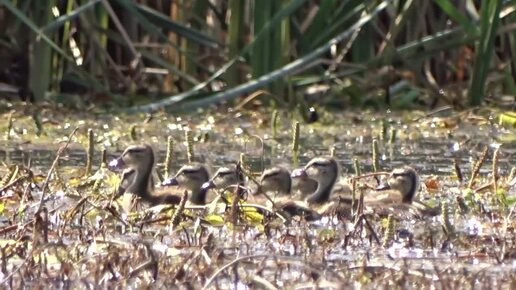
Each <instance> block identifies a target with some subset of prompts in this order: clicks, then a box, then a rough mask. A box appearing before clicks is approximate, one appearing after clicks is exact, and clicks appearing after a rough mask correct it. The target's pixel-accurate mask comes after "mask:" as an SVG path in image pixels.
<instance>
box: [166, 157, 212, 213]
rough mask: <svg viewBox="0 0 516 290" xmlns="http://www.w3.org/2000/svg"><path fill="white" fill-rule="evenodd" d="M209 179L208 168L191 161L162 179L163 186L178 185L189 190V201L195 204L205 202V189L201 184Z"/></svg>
mask: <svg viewBox="0 0 516 290" xmlns="http://www.w3.org/2000/svg"><path fill="white" fill-rule="evenodd" d="M209 179H210V175H209V173H208V170H207V169H206V167H204V165H202V164H199V163H192V164H187V165H183V167H181V168H180V169H179V170H178V171H177V173H176V175H175V176H174V177H172V178H169V179H167V180H165V181H163V183H162V185H164V186H179V187H180V188H183V189H186V190H188V192H189V199H188V200H189V201H190V203H192V204H195V205H204V204H206V191H204V190H202V185H203V184H204V183H205V182H207V181H208V180H209Z"/></svg>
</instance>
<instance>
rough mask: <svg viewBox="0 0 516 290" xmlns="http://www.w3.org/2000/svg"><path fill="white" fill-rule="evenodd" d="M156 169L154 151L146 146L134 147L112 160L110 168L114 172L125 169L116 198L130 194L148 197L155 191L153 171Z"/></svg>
mask: <svg viewBox="0 0 516 290" xmlns="http://www.w3.org/2000/svg"><path fill="white" fill-rule="evenodd" d="M153 167H154V151H153V150H152V147H151V146H149V145H146V144H143V145H132V146H129V147H127V149H125V150H124V152H123V153H122V155H120V157H118V158H117V159H114V160H112V161H111V162H110V163H109V165H108V168H109V169H110V170H113V171H118V170H119V169H123V172H122V177H121V182H120V185H119V187H118V190H117V194H116V196H117V197H118V196H121V195H122V194H124V193H126V192H129V193H133V194H136V195H138V196H140V197H146V196H148V195H149V192H151V191H152V190H153V189H154V182H153V178H152V170H153Z"/></svg>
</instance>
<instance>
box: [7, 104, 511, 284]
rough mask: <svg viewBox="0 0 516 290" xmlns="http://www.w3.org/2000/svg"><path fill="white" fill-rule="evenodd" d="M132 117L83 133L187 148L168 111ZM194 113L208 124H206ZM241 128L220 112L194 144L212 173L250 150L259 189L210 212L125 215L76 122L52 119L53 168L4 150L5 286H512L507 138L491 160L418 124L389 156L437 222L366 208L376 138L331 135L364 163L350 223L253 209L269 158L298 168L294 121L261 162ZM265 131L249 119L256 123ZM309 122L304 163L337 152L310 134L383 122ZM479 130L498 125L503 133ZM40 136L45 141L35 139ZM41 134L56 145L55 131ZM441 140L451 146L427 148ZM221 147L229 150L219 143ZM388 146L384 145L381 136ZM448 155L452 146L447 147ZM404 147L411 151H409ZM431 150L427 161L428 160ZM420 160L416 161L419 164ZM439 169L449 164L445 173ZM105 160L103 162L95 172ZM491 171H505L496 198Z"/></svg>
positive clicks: (179, 160) (346, 157)
mask: <svg viewBox="0 0 516 290" xmlns="http://www.w3.org/2000/svg"><path fill="white" fill-rule="evenodd" d="M248 116H254V115H252V114H249V115H248ZM263 116H270V115H269V114H263ZM29 118H30V116H29ZM131 118H133V117H128V119H121V120H119V121H113V124H110V126H109V127H110V129H109V130H105V129H102V125H101V124H95V123H94V122H90V121H89V120H86V121H85V126H87V127H86V128H92V130H94V131H95V133H96V134H95V136H96V137H95V138H96V140H97V142H99V144H103V145H104V146H106V149H107V152H108V155H109V156H115V155H117V154H115V151H119V150H120V149H122V148H124V147H125V145H127V144H131V143H132V142H131V140H130V137H129V136H128V135H127V132H126V131H124V128H127V126H128V124H133V123H134V124H140V125H139V126H142V130H141V131H140V132H141V136H140V137H141V140H148V141H149V142H148V143H151V144H152V145H153V147H154V148H160V145H164V144H157V143H156V142H157V141H154V140H164V136H162V135H158V134H159V133H161V134H166V136H171V137H172V138H174V139H176V140H180V139H181V138H182V137H183V136H182V135H181V134H182V132H181V131H180V130H175V129H176V128H179V127H180V126H175V127H173V128H174V130H167V131H166V132H163V131H164V130H165V129H164V127H163V126H162V123H161V122H163V120H168V119H167V116H160V115H156V116H155V117H154V118H153V120H151V121H149V122H148V123H144V122H142V121H141V120H140V119H138V118H134V119H131ZM249 118H251V117H249ZM267 118H268V117H267ZM192 119H193V120H201V121H200V122H202V119H201V118H199V117H192ZM346 119H349V118H343V122H345V120H346ZM477 119H478V118H477ZM117 122H119V123H117ZM63 123H64V122H63ZM233 123H234V122H233V121H232V120H228V121H227V123H224V121H223V120H222V118H221V121H220V122H218V123H217V125H218V126H219V127H216V128H214V129H213V130H212V131H210V136H211V138H210V139H209V140H208V141H207V142H206V143H197V144H196V154H197V155H196V161H199V160H202V161H203V162H204V163H205V164H208V165H211V164H215V167H216V166H220V165H225V166H227V165H228V163H231V162H233V160H237V159H238V158H239V157H240V155H241V153H242V152H246V155H245V158H242V159H245V162H246V164H245V168H243V165H244V164H239V167H242V171H244V173H245V175H246V176H247V178H246V179H249V180H250V181H249V182H247V184H246V185H244V186H242V187H241V186H238V187H235V188H232V189H228V190H229V192H230V194H227V195H224V193H221V194H222V195H224V196H228V198H227V199H228V201H227V202H224V201H222V202H219V203H216V204H213V205H210V206H211V208H212V209H213V210H211V211H210V212H207V211H206V210H205V209H203V208H198V207H197V208H196V207H191V206H189V205H188V204H187V202H186V197H183V200H184V201H183V202H182V203H184V205H182V204H180V205H178V206H169V205H167V206H163V205H157V206H154V207H148V206H142V207H140V208H135V209H133V210H132V211H131V212H128V213H127V212H124V211H123V210H122V209H121V207H120V199H115V198H114V196H113V189H114V188H116V187H117V182H118V180H119V175H118V174H117V173H114V172H111V171H107V170H105V171H104V169H105V165H102V164H95V162H98V161H96V160H101V158H97V157H95V158H93V161H94V162H93V164H92V175H91V176H90V177H86V176H83V169H84V165H85V160H86V158H84V156H85V154H84V153H85V152H86V151H87V146H85V145H86V142H82V141H81V142H80V143H82V144H85V145H84V146H82V145H80V144H79V142H78V140H82V139H81V138H84V136H81V135H75V130H72V127H67V128H66V129H64V128H63V127H59V125H52V124H50V123H49V124H48V125H45V130H46V131H45V132H46V134H48V135H49V136H50V137H52V138H53V139H54V140H60V141H61V140H62V141H66V142H59V146H60V148H57V149H56V148H55V147H54V148H52V147H49V148H52V149H51V150H47V151H50V153H49V154H47V157H46V158H48V159H49V160H47V163H41V160H39V159H38V158H37V157H38V152H37V151H33V152H32V162H31V164H32V165H30V166H29V164H24V163H22V162H21V159H20V160H19V161H17V160H15V159H13V158H12V157H11V156H12V155H8V152H7V151H6V152H7V153H6V154H5V155H6V156H9V158H10V159H9V160H8V159H5V160H4V163H3V164H2V165H1V166H0V172H1V174H2V179H1V184H0V185H1V186H0V193H1V197H0V204H1V206H0V210H1V214H2V216H3V217H4V218H5V220H6V221H3V222H2V224H0V234H1V235H2V239H1V240H0V245H1V247H0V254H1V259H0V269H2V271H1V274H0V283H2V286H5V287H11V288H19V287H24V286H27V285H30V287H60V286H62V285H67V286H69V287H71V288H73V287H81V286H83V285H87V286H88V287H91V288H95V287H145V286H147V287H168V288H174V287H184V288H188V287H190V288H203V287H204V288H205V289H216V288H220V289H225V288H237V287H250V288H251V287H255V288H262V287H264V288H269V289H279V288H296V287H311V288H317V287H319V288H325V287H326V288H334V289H341V288H346V287H358V286H360V287H371V288H373V287H393V286H397V287H400V288H401V287H405V288H414V287H424V288H430V287H436V286H437V287H439V286H440V287H443V288H450V289H451V288H460V287H463V285H473V284H472V283H473V282H471V281H472V280H473V281H474V285H475V287H486V288H487V287H490V288H510V287H511V285H512V284H511V283H514V282H513V281H514V273H513V272H514V271H513V268H512V260H513V258H514V256H515V255H516V250H515V249H514V247H513V241H514V240H515V239H516V236H515V235H516V233H515V231H514V224H515V220H516V217H515V210H516V209H515V203H516V199H515V198H514V193H513V191H514V190H515V189H514V186H511V185H510V182H511V180H512V179H513V178H514V176H511V175H510V168H511V166H512V164H511V160H512V159H511V158H512V157H513V156H512V155H511V154H512V153H511V152H512V151H511V150H512V149H510V148H512V147H511V146H512V145H511V144H509V143H507V144H504V145H503V146H502V147H500V148H499V149H497V150H495V152H497V153H495V152H493V155H491V154H487V153H486V154H484V151H483V149H482V147H483V145H486V144H484V143H481V145H480V146H479V145H478V144H471V145H468V144H464V145H461V146H470V147H466V148H465V149H463V151H460V152H449V151H450V146H449V144H454V143H455V141H457V140H455V139H454V138H451V139H445V138H450V137H443V136H449V135H450V134H449V130H450V129H449V128H442V129H440V128H439V127H435V126H432V125H431V124H430V125H428V127H424V125H421V124H416V125H410V124H409V125H407V126H406V129H404V130H403V132H401V131H400V134H399V135H398V138H399V139H398V140H397V144H398V143H399V144H400V146H399V147H400V148H399V150H398V149H397V150H396V151H395V152H394V153H393V154H392V157H391V158H392V160H391V159H385V160H382V164H381V166H382V168H386V169H387V168H389V169H390V168H396V167H398V166H399V165H400V164H410V163H412V165H413V166H415V167H416V168H417V169H418V171H419V174H420V176H421V183H422V184H423V185H424V186H423V187H422V189H421V190H420V191H419V193H418V194H419V197H420V198H421V199H422V200H424V201H425V202H429V203H432V204H433V205H435V206H436V207H438V208H442V211H441V214H440V215H438V216H436V217H431V216H424V215H421V214H416V215H413V214H411V213H410V212H411V209H412V208H410V207H409V209H407V210H397V211H394V212H392V213H390V214H387V215H384V214H381V213H376V212H371V211H369V209H368V208H367V207H365V206H364V198H366V197H367V196H368V194H371V192H372V191H374V188H375V187H376V186H377V185H378V181H377V180H376V175H378V174H379V173H380V172H379V173H378V174H376V175H373V174H371V173H369V172H372V171H373V169H372V166H371V165H365V161H364V163H363V164H362V168H360V164H359V160H369V158H371V156H372V148H373V146H371V144H367V143H365V144H364V143H360V140H363V139H365V140H371V139H370V138H372V137H373V136H365V138H364V136H361V135H353V136H352V137H351V138H347V136H345V134H340V135H339V134H333V135H331V136H332V137H331V138H330V140H323V141H328V143H326V144H338V147H337V148H339V149H337V150H336V153H337V154H336V156H338V158H339V162H340V163H341V165H342V172H343V174H345V175H347V174H349V173H348V172H353V167H355V168H356V171H355V172H354V173H355V174H356V177H355V178H353V179H352V190H353V192H354V196H355V197H356V198H353V206H352V207H351V208H352V209H353V210H352V212H351V213H350V216H348V217H344V216H336V215H335V214H334V213H329V214H328V215H325V216H324V217H323V218H322V219H321V220H320V221H317V222H307V221H305V220H303V219H302V218H300V217H294V218H285V217H283V219H282V218H279V217H278V215H281V213H277V212H269V211H267V210H260V209H259V208H250V207H249V206H248V205H249V204H253V203H259V200H258V201H257V200H256V199H255V198H256V197H255V196H253V195H252V194H251V193H252V190H253V188H254V186H255V182H256V181H254V182H253V180H255V178H256V176H257V175H259V173H260V172H253V168H260V169H261V168H262V167H263V166H256V164H254V163H253V162H257V161H256V160H260V161H259V162H261V158H263V159H264V160H265V163H266V164H267V166H268V165H269V164H270V165H276V164H283V165H285V164H286V165H285V166H289V165H290V166H291V164H289V163H288V162H289V160H290V157H291V150H290V149H291V148H290V147H289V146H290V145H291V143H290V141H291V137H292V135H291V131H290V130H289V127H290V126H289V125H287V124H284V126H281V125H279V126H280V127H279V128H278V138H277V139H276V140H267V139H264V140H263V142H264V143H265V144H264V147H265V150H263V151H261V152H263V153H260V154H263V155H264V156H256V155H255V154H253V152H252V151H245V148H244V145H242V144H244V143H245V142H243V140H242V138H246V137H242V136H240V135H236V134H235V135H232V134H230V133H228V132H232V129H233V128H234V126H233V127H231V125H234V124H233ZM257 123H258V122H256V121H255V120H252V121H251V124H257ZM16 124H17V127H18V126H20V128H24V127H22V126H33V124H30V125H25V123H24V119H23V117H22V116H20V117H19V118H18V117H17V122H16ZM72 124H73V123H72ZM188 124H192V126H193V125H194V124H195V122H194V121H190V120H188ZM468 125H469V124H468ZM224 126H226V127H224ZM303 126H306V128H307V129H306V130H304V133H303V134H304V135H303V138H301V139H300V140H299V141H300V142H301V143H302V144H301V145H302V146H303V147H302V148H303V150H302V151H303V153H302V154H300V155H299V163H300V164H301V165H304V163H305V162H306V160H307V159H309V158H311V157H312V156H317V155H326V154H327V150H328V146H327V145H323V146H319V147H316V146H318V145H319V144H320V143H311V142H312V140H319V141H321V140H322V139H323V138H324V137H323V136H325V134H326V132H329V131H327V130H336V131H338V132H344V130H347V132H351V133H353V132H360V134H364V132H375V130H374V129H378V128H377V126H379V124H377V123H374V122H371V123H366V124H361V125H360V126H356V125H352V124H346V125H345V126H344V125H342V127H336V128H330V126H324V127H323V126H320V125H319V124H307V125H303ZM336 126H338V125H336ZM479 126H485V128H489V126H493V125H491V124H488V123H486V124H481V125H479ZM494 126H498V125H494ZM27 128H29V127H27ZM249 128H250V129H249V131H251V130H253V133H254V134H257V135H264V134H268V131H269V130H270V129H269V128H268V127H267V128H264V129H263V128H262V129H263V131H260V128H258V127H252V126H249ZM304 128H305V127H304ZM343 128H345V129H343ZM226 129H227V130H226ZM311 129H314V130H311ZM502 129H503V128H499V130H500V131H502ZM425 130H429V131H431V132H432V135H430V137H426V138H425V139H424V142H426V143H421V144H425V145H426V146H422V145H421V144H420V143H418V142H420V141H421V140H418V139H411V138H413V137H412V136H414V135H411V134H409V133H410V132H420V131H425ZM454 130H456V132H457V136H464V133H467V134H468V137H470V138H471V139H473V140H477V139H478V140H480V141H484V140H485V136H484V139H482V138H477V137H476V135H474V134H476V133H478V132H477V131H475V132H469V131H461V128H459V127H457V128H455V129H454ZM305 131H306V132H305ZM478 131H481V130H478ZM34 132H35V131H34ZM220 132H223V133H220ZM308 132H315V133H308ZM376 132H377V131H376ZM484 132H485V131H484ZM315 134H320V135H315ZM371 134H373V133H371ZM440 134H442V135H440ZM114 135H116V136H114ZM156 136H159V137H158V138H155V137H156ZM22 138H29V137H28V136H25V137H24V135H18V134H16V135H15V134H13V136H12V140H11V141H12V142H14V141H18V142H19V143H20V144H21V143H23V142H21V141H24V140H23V139H22ZM30 138H32V139H31V140H34V142H38V139H37V138H34V136H32V135H31V136H30ZM41 138H43V140H44V141H45V142H46V140H47V139H45V138H47V137H46V136H42V137H41ZM432 138H434V139H432ZM459 138H462V137H459ZM113 140H116V141H117V142H118V143H115V142H112V141H113ZM305 140H306V143H303V142H305ZM433 140H438V141H442V140H445V142H443V143H433V144H431V146H428V143H429V142H432V141H433ZM485 141H486V142H490V141H492V140H485ZM110 142H112V144H118V147H119V148H118V149H117V148H116V147H115V146H114V145H113V146H109V144H110ZM223 142H225V143H223ZM330 142H331V143H330ZM221 143H223V145H224V146H223V147H222V148H221V147H217V146H220V144H221ZM278 143H281V144H279V145H278ZM378 145H379V146H384V145H386V144H384V142H379V143H378ZM438 145H439V146H441V145H442V147H439V146H438ZM13 146H14V145H13ZM273 146H277V148H279V149H277V150H276V151H275V153H274V154H275V155H272V154H271V152H272V150H271V147H273ZM418 146H420V147H418ZM76 147H82V148H83V149H82V151H81V152H82V153H83V155H82V156H83V159H80V161H76V163H68V160H69V159H70V158H71V157H73V156H74V155H73V152H74V150H76V149H75V148H76ZM162 147H163V152H159V153H164V151H165V150H164V147H165V146H162ZM421 147H423V149H425V150H428V148H431V149H432V150H433V151H431V154H429V152H428V151H423V152H419V151H418V148H419V149H421ZM340 148H342V149H340ZM439 148H440V149H442V151H437V149H439ZM479 148H480V149H479ZM508 149H510V150H508ZM381 150H382V151H383V150H385V148H381ZM407 152H410V155H408V156H406V155H404V154H407ZM459 153H460V154H459ZM99 154H100V153H99ZM184 155H186V154H183V156H181V154H176V155H175V156H174V158H173V162H171V164H170V171H171V172H174V171H176V170H177V169H178V168H179V167H180V166H181V165H182V164H184V163H186V162H187V160H186V159H187V158H186V156H184ZM242 155H243V154H242ZM429 155H432V157H431V158H429V157H428V156H429ZM476 155H478V156H480V158H479V161H480V160H482V159H485V160H484V161H483V163H482V164H480V165H478V164H479V163H478V162H475V168H476V167H479V169H478V170H475V171H476V172H477V173H476V175H475V176H474V178H473V179H474V180H473V181H472V182H471V181H470V180H467V181H465V182H460V179H459V178H458V177H457V174H456V173H455V172H456V170H455V169H454V168H455V167H456V165H455V164H467V162H468V161H469V160H470V159H473V158H472V157H473V156H476ZM0 156H2V155H0ZM157 156H160V157H159V158H160V161H163V160H166V156H165V154H157ZM420 156H424V158H425V159H417V158H420ZM258 157H260V158H258ZM439 157H442V158H441V159H438V158H439ZM353 158H354V160H353ZM459 158H460V160H457V159H459ZM491 158H492V160H491ZM102 159H105V158H102ZM108 159H109V158H108ZM456 160H457V161H456ZM490 161H492V163H490ZM105 162H106V160H104V161H103V163H104V164H105ZM416 162H417V163H418V164H413V163H416ZM437 165H439V166H442V167H435V166H437ZM96 166H99V167H98V170H97V171H95V170H96V169H95V168H97V167H96ZM457 167H458V166H457ZM436 168H437V169H438V170H436ZM360 170H362V171H363V172H360ZM462 170H463V171H464V173H463V174H464V175H465V176H472V175H473V174H472V172H471V171H470V170H468V169H467V168H465V169H462ZM470 174H471V175H470ZM494 175H497V178H496V190H495V188H494V187H493V178H494V177H493V176H494ZM91 180H95V182H91ZM470 184H472V185H471V186H470ZM240 191H243V193H242V194H241V193H240ZM181 193H183V191H181ZM502 193H503V195H504V196H505V199H501V198H499V196H498V194H502ZM217 194H218V193H217ZM217 194H215V195H217ZM461 200H462V201H463V202H464V203H466V204H467V206H468V207H469V210H467V211H462V210H454V209H455V208H459V206H460V204H461V203H460V201H461ZM355 204H356V206H355ZM264 208H265V206H264ZM386 221H387V222H386ZM447 224H448V225H447ZM451 229H453V233H454V234H453V236H451V235H450V233H451V232H452V230H451ZM357 285H358V286H357Z"/></svg>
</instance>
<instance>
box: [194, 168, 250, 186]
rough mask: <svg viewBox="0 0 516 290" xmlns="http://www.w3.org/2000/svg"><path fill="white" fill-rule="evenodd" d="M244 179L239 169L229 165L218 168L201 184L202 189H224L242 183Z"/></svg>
mask: <svg viewBox="0 0 516 290" xmlns="http://www.w3.org/2000/svg"><path fill="white" fill-rule="evenodd" d="M243 181H244V175H243V174H242V172H241V171H240V170H239V171H238V172H237V170H236V167H235V168H230V167H221V168H219V169H218V170H217V171H216V172H215V174H214V175H213V176H212V178H211V179H210V180H209V181H207V182H205V183H204V184H203V185H202V189H203V190H208V189H211V188H220V189H224V188H226V187H229V186H232V185H237V184H242V183H243Z"/></svg>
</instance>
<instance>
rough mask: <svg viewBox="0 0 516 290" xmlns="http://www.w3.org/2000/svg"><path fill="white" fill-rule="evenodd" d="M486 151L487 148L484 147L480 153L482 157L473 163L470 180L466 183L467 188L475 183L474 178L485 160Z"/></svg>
mask: <svg viewBox="0 0 516 290" xmlns="http://www.w3.org/2000/svg"><path fill="white" fill-rule="evenodd" d="M488 150H489V147H487V146H485V147H484V150H483V151H482V155H481V156H480V159H479V160H478V161H477V162H476V163H475V166H473V170H472V171H471V178H470V179H469V183H468V187H469V188H471V187H472V186H473V182H474V181H475V178H477V175H478V173H479V172H480V167H482V164H483V163H484V161H485V160H486V157H487V152H488Z"/></svg>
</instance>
